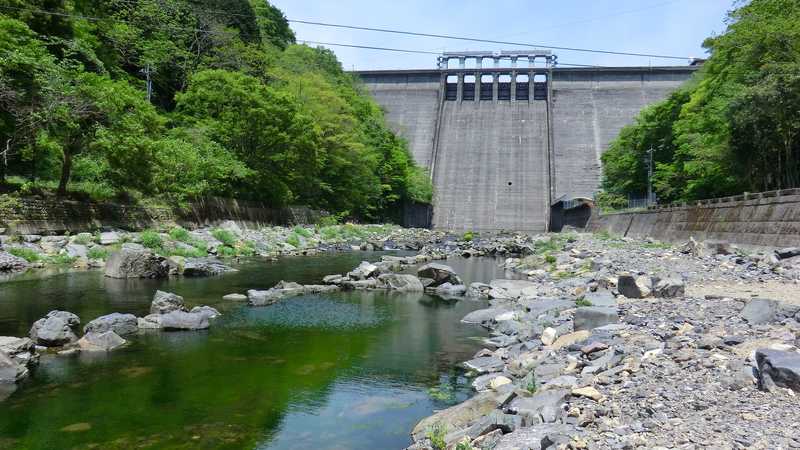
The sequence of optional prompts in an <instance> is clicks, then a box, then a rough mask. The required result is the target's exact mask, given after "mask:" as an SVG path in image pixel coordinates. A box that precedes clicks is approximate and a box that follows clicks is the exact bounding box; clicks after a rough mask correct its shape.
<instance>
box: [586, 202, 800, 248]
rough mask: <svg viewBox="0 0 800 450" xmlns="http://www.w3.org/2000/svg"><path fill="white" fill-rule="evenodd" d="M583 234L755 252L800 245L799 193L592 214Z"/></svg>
mask: <svg viewBox="0 0 800 450" xmlns="http://www.w3.org/2000/svg"><path fill="white" fill-rule="evenodd" d="M588 229H589V230H592V231H601V230H604V231H608V232H611V233H613V234H617V235H622V236H630V237H638V238H644V237H652V238H654V239H659V240H663V241H667V242H680V241H685V240H687V239H689V237H694V238H695V239H697V240H707V239H719V240H726V241H729V242H732V243H735V244H740V245H746V246H756V247H791V246H800V189H788V190H783V191H772V192H764V193H760V194H746V195H740V196H736V197H727V198H722V199H714V200H705V201H702V202H698V203H696V204H691V205H681V206H669V207H660V208H658V209H651V210H647V211H641V212H632V213H617V214H604V215H595V216H593V217H592V218H591V219H590V221H589V225H588Z"/></svg>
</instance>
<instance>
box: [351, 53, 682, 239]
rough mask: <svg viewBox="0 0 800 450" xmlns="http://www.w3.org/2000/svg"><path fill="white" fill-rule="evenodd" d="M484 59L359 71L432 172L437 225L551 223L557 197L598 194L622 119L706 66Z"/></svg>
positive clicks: (525, 227)
mask: <svg viewBox="0 0 800 450" xmlns="http://www.w3.org/2000/svg"><path fill="white" fill-rule="evenodd" d="M466 57H474V55H467V56H466ZM483 57H484V58H485V57H486V56H483ZM495 57H496V55H495V56H493V58H495ZM463 58H464V56H462V57H460V60H461V62H462V66H463ZM478 66H479V67H477V68H474V69H466V68H456V69H445V68H443V69H437V70H403V71H373V72H358V75H359V76H360V77H361V79H362V80H363V82H364V84H365V86H366V88H367V89H368V90H369V92H370V93H371V94H372V95H373V97H374V98H375V100H376V101H377V102H378V103H379V104H380V105H381V106H382V107H383V108H384V110H385V112H386V116H387V120H388V121H389V123H390V124H391V126H392V127H393V128H394V130H395V131H396V132H398V133H399V134H400V135H401V136H402V137H404V138H405V139H406V140H407V141H408V143H409V146H410V149H411V152H412V154H413V156H414V159H415V160H416V162H417V163H418V164H419V165H421V166H423V167H426V168H428V170H430V172H431V177H432V180H433V184H434V189H435V196H434V207H433V219H432V225H433V227H434V228H441V229H448V230H454V231H467V230H474V231H499V230H516V231H532V232H539V231H546V230H547V227H548V223H549V214H550V205H551V204H553V203H554V202H555V201H556V200H558V199H562V198H577V197H584V198H592V197H593V195H594V194H595V192H597V190H598V189H599V187H600V180H601V175H602V174H601V166H600V156H601V155H602V154H603V152H604V151H605V150H606V149H607V148H608V145H609V143H610V142H611V141H612V140H613V139H614V138H615V137H616V136H617V134H618V133H619V131H620V130H621V129H622V127H624V126H625V125H628V124H630V123H631V122H632V121H633V119H634V118H635V117H636V115H637V114H638V113H639V111H641V110H642V109H643V108H645V107H646V106H648V105H650V104H652V103H654V102H657V101H659V100H662V99H664V98H666V97H667V96H668V95H669V94H670V93H671V92H672V91H674V90H675V89H677V88H678V87H679V86H680V85H681V84H682V83H684V82H685V81H687V80H688V79H689V78H690V77H691V76H692V73H693V72H694V71H695V70H696V69H697V68H696V67H692V66H686V67H647V68H640V67H624V68H541V67H532V66H531V67H526V68H516V67H514V68H511V69H500V68H497V67H495V68H491V69H483V68H480V63H479V64H478Z"/></svg>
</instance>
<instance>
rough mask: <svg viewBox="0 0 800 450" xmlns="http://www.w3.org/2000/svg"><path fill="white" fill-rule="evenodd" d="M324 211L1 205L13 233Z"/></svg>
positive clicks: (306, 215)
mask: <svg viewBox="0 0 800 450" xmlns="http://www.w3.org/2000/svg"><path fill="white" fill-rule="evenodd" d="M319 216H320V213H318V212H315V211H312V210H310V209H308V208H305V207H290V208H278V209H276V208H270V207H268V206H267V205H264V204H262V203H258V202H245V201H237V200H232V199H222V198H208V199H204V200H201V201H197V202H195V203H192V204H190V205H189V206H188V207H187V208H184V209H179V208H174V209H172V208H152V207H142V206H131V205H121V204H116V203H91V202H78V201H69V200H61V199H57V198H23V199H20V200H19V202H18V204H16V205H7V206H4V207H2V208H0V228H4V229H5V233H8V234H56V233H64V232H67V231H69V232H70V233H73V234H74V233H79V232H84V231H94V230H101V229H110V228H119V229H124V230H141V229H145V228H149V227H154V226H157V225H161V224H164V223H177V224H181V225H183V226H185V227H187V228H196V227H200V226H209V225H215V224H218V223H220V222H223V221H226V220H235V221H237V222H239V223H241V224H243V225H245V226H249V227H257V226H261V225H293V224H306V223H314V222H316V221H317V220H318V219H319Z"/></svg>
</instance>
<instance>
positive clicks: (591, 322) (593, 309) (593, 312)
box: [572, 306, 619, 331]
mask: <svg viewBox="0 0 800 450" xmlns="http://www.w3.org/2000/svg"><path fill="white" fill-rule="evenodd" d="M572 320H573V322H574V327H575V331H582V330H587V331H591V330H593V329H595V328H598V327H602V326H605V325H608V324H612V323H617V322H619V314H618V313H617V309H616V308H607V307H602V306H590V307H586V308H578V309H577V310H575V315H574V317H573V319H572Z"/></svg>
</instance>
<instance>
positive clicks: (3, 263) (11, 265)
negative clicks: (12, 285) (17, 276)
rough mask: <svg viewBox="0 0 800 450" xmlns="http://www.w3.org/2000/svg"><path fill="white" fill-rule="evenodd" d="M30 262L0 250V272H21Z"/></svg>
mask: <svg viewBox="0 0 800 450" xmlns="http://www.w3.org/2000/svg"><path fill="white" fill-rule="evenodd" d="M29 266H30V264H28V261H25V260H24V259H22V258H19V257H17V256H14V255H12V254H11V253H6V252H4V251H0V273H2V272H21V271H23V270H27V269H28V267H29Z"/></svg>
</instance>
